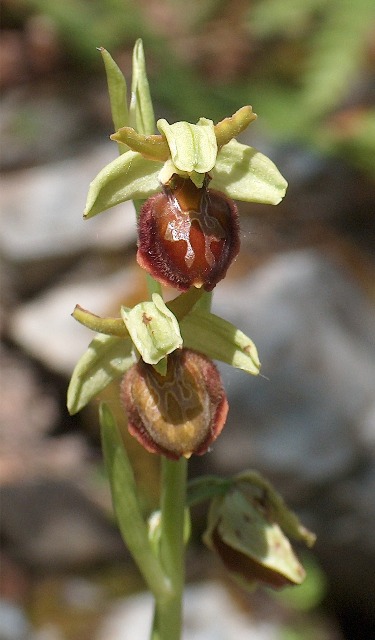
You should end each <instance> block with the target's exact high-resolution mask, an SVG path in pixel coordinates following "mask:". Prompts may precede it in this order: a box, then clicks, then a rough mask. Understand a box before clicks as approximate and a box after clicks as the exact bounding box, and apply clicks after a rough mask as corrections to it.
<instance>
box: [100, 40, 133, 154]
mask: <svg viewBox="0 0 375 640" xmlns="http://www.w3.org/2000/svg"><path fill="white" fill-rule="evenodd" d="M99 51H100V53H101V54H102V58H103V62H104V67H105V72H106V75H107V84H108V94H109V100H110V104H111V113H112V120H113V124H114V127H115V129H116V130H117V129H120V127H126V126H127V124H128V121H129V112H128V105H127V87H126V80H125V78H124V76H123V73H122V71H121V70H120V69H119V67H118V66H117V64H116V62H115V61H114V60H113V58H112V56H111V55H110V54H109V53H108V51H107V50H106V49H104V47H100V48H99ZM118 147H119V153H125V151H126V150H127V149H126V147H125V146H124V145H118Z"/></svg>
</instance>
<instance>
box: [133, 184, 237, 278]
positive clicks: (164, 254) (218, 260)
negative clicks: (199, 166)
mask: <svg viewBox="0 0 375 640" xmlns="http://www.w3.org/2000/svg"><path fill="white" fill-rule="evenodd" d="M207 184H208V177H207V178H206V180H205V182H204V184H203V186H202V187H201V188H198V187H196V186H195V185H194V183H193V182H192V181H191V180H190V179H186V178H181V177H180V176H177V175H174V176H173V177H172V178H171V180H170V182H169V184H168V185H165V186H164V188H163V192H162V193H157V194H155V195H153V196H151V197H150V198H149V199H148V200H147V201H146V202H145V204H144V205H143V207H142V209H141V212H140V217H139V229H138V253H137V260H138V263H139V264H140V266H141V267H143V268H144V269H146V271H148V273H150V274H151V275H152V277H153V278H155V279H156V280H158V281H159V282H161V283H162V284H165V285H170V286H172V287H175V288H176V289H179V290H180V291H187V290H188V289H189V288H190V287H192V286H195V287H202V286H203V287H204V289H205V290H206V291H211V290H212V289H213V288H214V287H215V285H216V284H217V283H218V282H219V281H220V280H222V279H223V278H224V277H225V274H226V272H227V270H228V267H229V266H230V264H231V262H232V261H233V259H234V258H235V257H236V255H237V254H238V251H239V248H240V240H239V223H238V212H237V207H236V205H235V204H234V202H233V201H232V200H230V199H229V198H227V197H226V196H224V195H223V194H222V193H220V192H218V191H213V190H211V189H208V188H207Z"/></svg>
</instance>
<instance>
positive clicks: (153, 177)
mask: <svg viewBox="0 0 375 640" xmlns="http://www.w3.org/2000/svg"><path fill="white" fill-rule="evenodd" d="M159 171H160V163H159V162H156V161H154V160H146V159H145V158H143V157H142V156H141V155H140V154H139V153H136V152H135V151H127V152H126V153H123V154H122V155H121V156H119V157H118V158H116V159H115V160H113V161H112V162H110V163H109V164H107V165H106V166H105V167H104V169H102V170H101V171H100V172H99V173H98V175H97V176H96V178H94V180H93V181H92V182H91V184H90V188H89V192H88V195H87V202H86V208H85V211H84V217H85V218H92V217H93V216H95V215H96V214H98V213H101V212H102V211H105V210H106V209H109V208H110V207H114V206H115V205H116V204H119V203H120V202H125V200H133V199H134V200H144V199H146V198H148V197H149V196H150V195H152V194H153V193H155V192H156V191H159V190H160V183H159V180H158V173H159Z"/></svg>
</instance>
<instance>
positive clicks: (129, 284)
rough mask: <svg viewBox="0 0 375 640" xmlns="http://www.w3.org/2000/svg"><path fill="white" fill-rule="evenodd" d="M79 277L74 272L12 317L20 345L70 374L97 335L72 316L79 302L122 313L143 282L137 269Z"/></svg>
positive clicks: (93, 308) (11, 329) (11, 326)
mask: <svg viewBox="0 0 375 640" xmlns="http://www.w3.org/2000/svg"><path fill="white" fill-rule="evenodd" d="M76 278H77V276H76V275H75V274H74V273H72V275H71V277H69V276H68V277H67V278H66V279H65V280H64V281H60V284H59V285H56V287H54V288H51V289H50V290H48V291H47V292H46V293H43V294H42V295H40V296H38V297H36V298H35V299H34V300H32V301H31V302H29V303H26V304H24V305H21V306H20V307H19V308H18V309H16V310H15V312H14V313H13V314H11V316H10V320H9V334H10V336H11V338H12V339H13V340H14V341H15V342H16V343H17V344H18V345H20V346H21V347H22V348H23V349H24V350H25V351H26V352H27V353H29V354H32V355H33V356H34V357H35V358H37V359H38V360H39V361H41V362H43V364H44V365H45V366H46V367H48V368H49V369H51V370H52V371H56V372H58V373H63V374H65V375H67V376H68V377H70V375H71V374H72V371H73V368H74V366H75V364H76V362H77V360H78V358H79V357H80V356H81V355H82V353H83V352H84V351H85V349H86V348H87V346H88V344H89V343H90V342H91V340H92V339H93V337H94V334H93V332H92V331H90V330H89V329H87V328H86V327H84V326H82V325H80V324H79V323H78V322H76V321H75V320H74V319H73V318H72V317H71V315H70V314H71V313H72V312H73V310H74V307H75V306H76V304H80V305H81V306H82V307H84V308H85V309H89V310H90V311H92V312H93V313H95V314H97V315H117V316H119V315H120V303H121V301H122V302H124V298H126V297H127V296H131V295H132V294H133V293H134V292H135V290H136V289H137V287H138V285H139V280H138V277H137V271H136V270H135V269H128V270H122V271H118V272H116V273H113V274H111V275H109V276H106V277H103V276H101V277H98V278H96V279H92V274H88V278H87V279H83V278H82V279H81V280H80V281H78V282H77V281H75V279H76ZM89 278H91V279H89Z"/></svg>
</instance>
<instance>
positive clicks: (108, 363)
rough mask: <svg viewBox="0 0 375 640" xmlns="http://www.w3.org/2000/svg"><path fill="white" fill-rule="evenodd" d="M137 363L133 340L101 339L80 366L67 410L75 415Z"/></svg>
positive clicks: (92, 347)
mask: <svg viewBox="0 0 375 640" xmlns="http://www.w3.org/2000/svg"><path fill="white" fill-rule="evenodd" d="M134 362H135V355H134V353H133V344H132V341H131V340H130V338H118V337H117V336H105V335H102V334H99V335H97V336H96V337H95V338H94V340H93V341H92V342H91V343H90V345H89V347H88V349H87V351H86V352H85V353H84V354H83V356H82V357H81V358H80V360H79V361H78V362H77V364H76V366H75V369H74V371H73V375H72V378H71V380H70V384H69V388H68V400H67V406H68V410H69V413H70V414H71V415H73V414H74V413H77V411H80V410H81V409H83V407H85V406H86V405H87V404H88V402H90V400H91V399H92V398H93V397H94V396H96V395H97V394H98V393H99V392H100V391H102V390H103V389H104V388H105V387H106V386H107V385H108V384H109V383H110V382H112V380H115V378H118V377H119V376H121V375H123V374H124V373H125V372H126V371H127V370H128V369H129V368H130V367H131V366H132V364H134Z"/></svg>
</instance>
